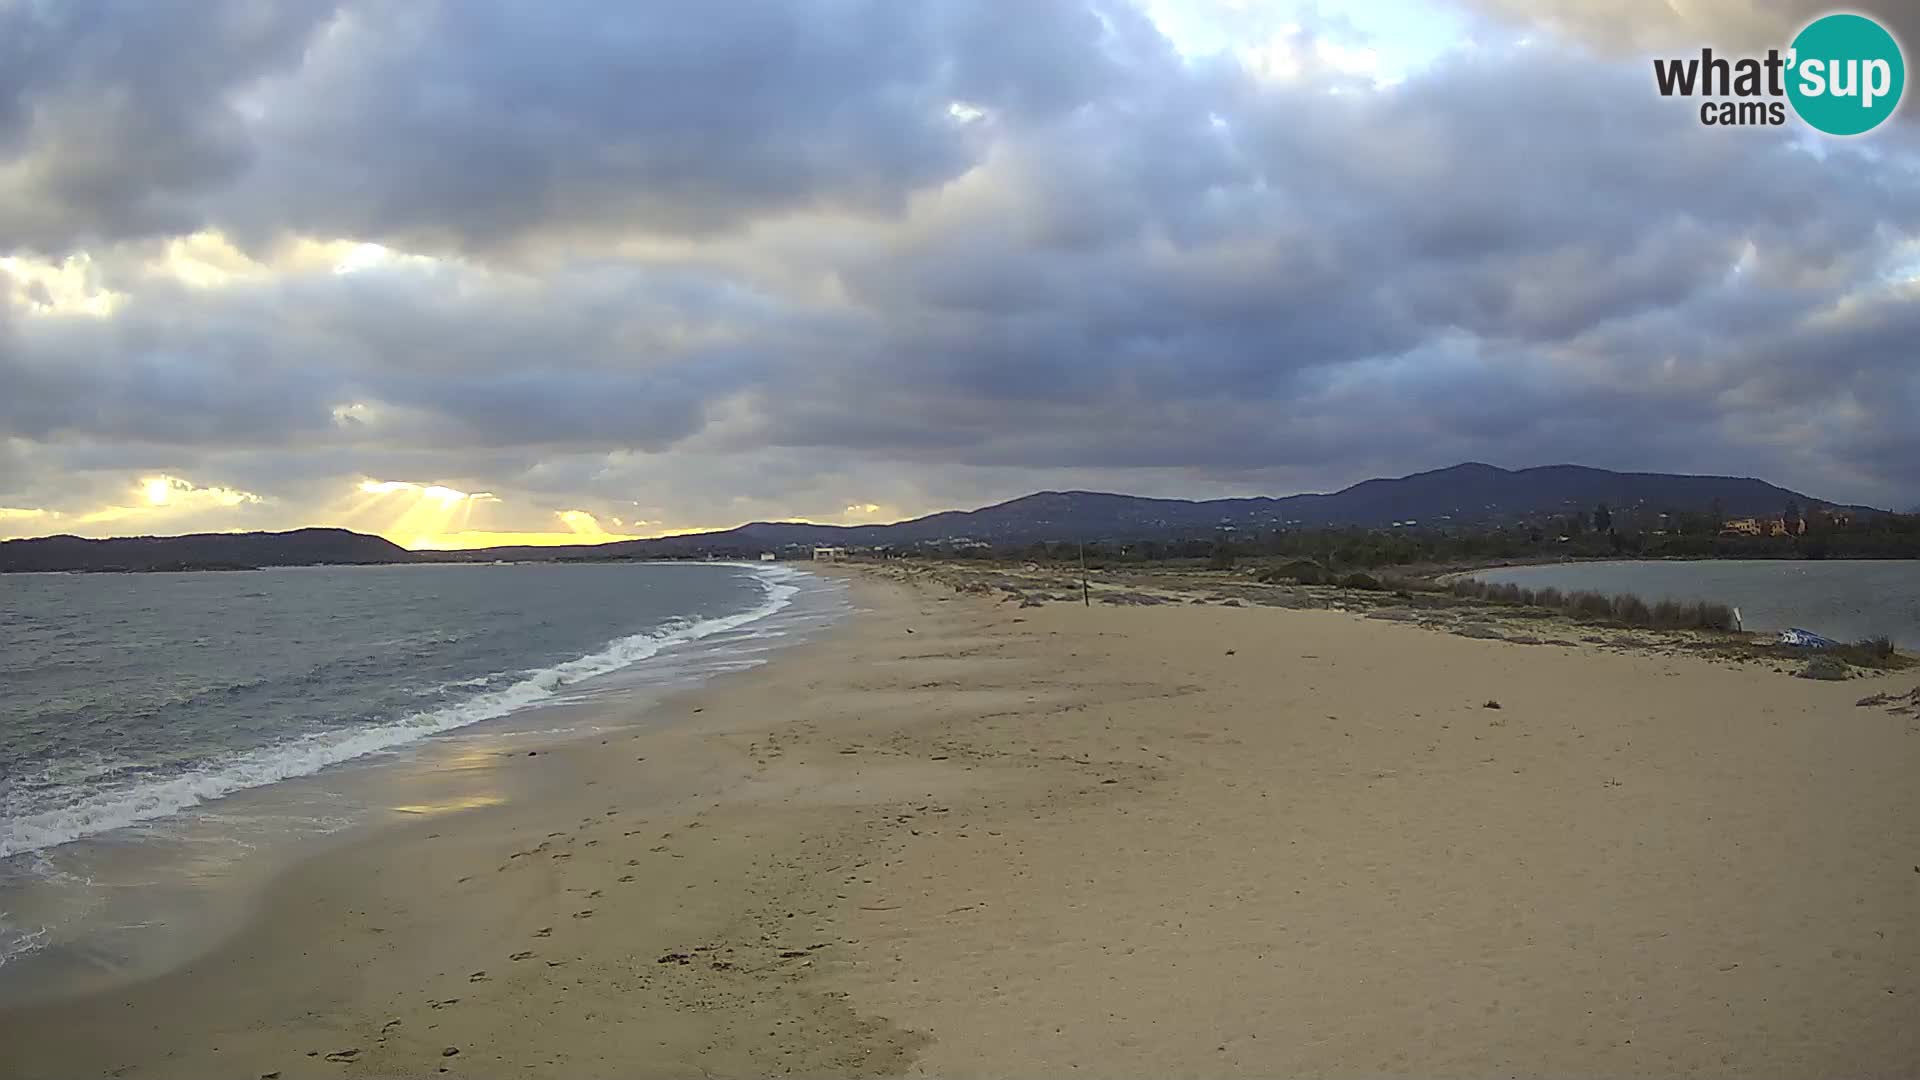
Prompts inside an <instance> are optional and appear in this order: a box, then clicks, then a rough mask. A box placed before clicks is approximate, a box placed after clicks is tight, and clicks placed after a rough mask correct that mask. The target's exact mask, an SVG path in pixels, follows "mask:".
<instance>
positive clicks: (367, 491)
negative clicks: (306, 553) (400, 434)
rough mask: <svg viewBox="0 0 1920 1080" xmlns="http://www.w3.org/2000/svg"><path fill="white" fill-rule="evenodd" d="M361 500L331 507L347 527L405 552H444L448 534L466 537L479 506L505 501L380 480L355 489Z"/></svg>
mask: <svg viewBox="0 0 1920 1080" xmlns="http://www.w3.org/2000/svg"><path fill="white" fill-rule="evenodd" d="M355 490H356V491H357V492H358V494H357V495H354V496H350V497H349V498H348V499H347V500H346V501H345V502H343V503H338V504H335V505H334V506H333V507H331V508H329V514H330V515H331V520H335V521H338V522H339V523H340V524H341V525H342V526H343V527H345V528H349V529H356V530H359V531H362V532H371V533H376V534H378V535H380V536H384V537H386V538H387V539H389V540H391V541H393V542H394V543H396V544H399V545H401V546H402V547H408V548H416V549H418V548H441V547H448V546H460V547H465V546H470V545H447V544H443V543H441V541H442V540H443V539H444V538H445V537H446V536H447V535H448V534H456V533H459V532H462V531H464V530H465V529H466V527H467V520H468V518H470V517H471V516H472V514H473V508H474V506H475V505H476V504H479V503H487V502H499V501H500V500H499V499H498V498H496V497H495V496H494V495H493V494H492V493H491V492H486V491H474V492H467V491H460V490H458V489H456V488H450V487H447V486H446V485H444V484H416V483H413V482H412V481H409V480H375V479H372V478H371V477H369V478H367V479H364V480H362V481H360V483H359V484H357V485H355Z"/></svg>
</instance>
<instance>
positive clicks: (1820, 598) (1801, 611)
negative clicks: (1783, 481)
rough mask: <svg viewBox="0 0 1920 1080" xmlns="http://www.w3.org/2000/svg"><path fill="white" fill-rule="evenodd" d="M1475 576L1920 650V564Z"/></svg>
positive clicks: (1588, 566) (1734, 563) (1742, 562)
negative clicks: (1693, 606) (1718, 610)
mask: <svg viewBox="0 0 1920 1080" xmlns="http://www.w3.org/2000/svg"><path fill="white" fill-rule="evenodd" d="M1472 576H1474V577H1477V578H1479V579H1481V580H1483V581H1487V582H1491V583H1494V584H1509V583H1510V584H1515V585H1521V586H1525V587H1528V588H1534V589H1539V588H1546V587H1548V586H1552V587H1555V588H1558V589H1561V590H1563V591H1573V590H1590V591H1593V592H1599V593H1606V594H1608V595H1613V594H1619V593H1625V594H1628V595H1632V596H1638V597H1640V598H1641V599H1643V600H1648V601H1654V600H1663V599H1671V600H1683V601H1684V600H1712V601H1718V602H1720V603H1723V604H1731V605H1732V606H1734V607H1736V608H1738V609H1740V617H1741V621H1742V625H1743V626H1745V628H1746V629H1748V630H1757V631H1774V630H1785V629H1788V628H1792V627H1798V628H1800V629H1803V630H1811V631H1813V632H1814V633H1816V634H1820V635H1822V636H1825V637H1829V638H1834V639H1836V640H1840V641H1859V640H1862V639H1865V638H1872V637H1881V636H1885V637H1888V638H1891V639H1893V642H1894V644H1896V645H1899V646H1900V647H1902V648H1905V649H1920V560H1913V559H1880V560H1859V559H1822V560H1812V559H1738V560H1733V559H1716V560H1704V559H1703V560H1664V561H1622V562H1569V563H1553V564H1549V565H1544V566H1509V567H1501V568H1499V569H1494V570H1483V571H1478V572H1476V573H1475V574H1473V575H1472Z"/></svg>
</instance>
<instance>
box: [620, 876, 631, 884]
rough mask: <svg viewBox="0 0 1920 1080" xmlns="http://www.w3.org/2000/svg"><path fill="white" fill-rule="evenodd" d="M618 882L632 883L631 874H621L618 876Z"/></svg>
mask: <svg viewBox="0 0 1920 1080" xmlns="http://www.w3.org/2000/svg"><path fill="white" fill-rule="evenodd" d="M620 880H621V881H622V882H628V881H632V880H633V875H632V874H621V875H620Z"/></svg>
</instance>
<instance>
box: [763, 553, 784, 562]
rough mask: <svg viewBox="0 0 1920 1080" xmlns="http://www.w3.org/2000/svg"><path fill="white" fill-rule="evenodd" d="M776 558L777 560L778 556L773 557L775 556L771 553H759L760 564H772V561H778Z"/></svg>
mask: <svg viewBox="0 0 1920 1080" xmlns="http://www.w3.org/2000/svg"><path fill="white" fill-rule="evenodd" d="M778 558H779V556H777V555H775V554H774V553H773V552H771V551H763V552H761V553H760V561H761V562H773V561H774V560H776V559H778Z"/></svg>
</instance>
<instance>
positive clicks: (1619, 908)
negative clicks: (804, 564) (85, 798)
mask: <svg viewBox="0 0 1920 1080" xmlns="http://www.w3.org/2000/svg"><path fill="white" fill-rule="evenodd" d="M826 572H828V573H832V574H835V575H836V576H841V577H844V578H847V579H849V581H850V589H851V598H852V600H853V602H854V604H855V605H856V607H857V608H859V609H861V610H856V611H855V612H854V613H853V614H852V615H851V616H850V617H848V618H846V619H844V620H843V621H842V622H841V623H840V624H839V625H838V626H836V627H835V628H834V629H832V630H830V631H828V632H827V633H825V634H823V635H821V636H820V637H819V638H817V639H815V640H812V641H808V642H804V643H801V644H798V645H795V646H793V647H792V648H786V649H781V650H780V651H779V652H778V653H777V654H776V655H775V656H774V657H773V658H772V659H771V660H770V661H769V662H768V663H767V664H765V665H763V666H761V667H759V668H756V669H754V670H752V671H747V672H741V673H735V674H729V675H723V676H720V677H718V678H716V679H715V680H713V681H712V682H710V683H708V684H706V685H705V686H702V687H698V688H695V689H693V690H690V691H687V692H684V693H680V694H675V695H673V696H671V697H668V698H667V699H665V700H664V701H662V702H660V703H659V704H658V705H657V706H655V708H654V714H655V715H657V716H659V717H661V718H663V719H664V720H665V721H666V723H664V724H663V725H661V726H658V727H653V726H649V727H645V728H641V727H631V728H626V729H622V730H615V731H610V732H608V733H607V734H605V735H603V736H602V737H601V738H604V739H605V742H604V743H603V742H600V741H598V740H594V739H589V740H585V741H582V742H577V743H569V744H564V745H561V744H557V743H556V744H555V745H552V746H550V747H545V748H542V749H540V750H539V752H538V753H537V755H536V756H533V757H525V756H521V757H515V758H511V759H501V760H498V761H492V762H487V763H484V767H485V768H488V769H499V770H539V771H540V773H541V774H542V775H544V776H545V777H546V779H547V783H544V784H543V785H541V786H542V787H543V788H545V789H547V790H551V791H552V792H554V793H555V794H554V795H553V796H552V797H551V798H547V799H542V800H538V801H535V802H513V801H508V802H505V803H503V804H500V805H492V806H480V807H474V808H470V809H449V810H447V811H446V812H444V813H436V814H428V815H421V816H419V818H418V820H406V821H398V822H395V823H392V824H391V825H389V826H385V827H383V828H381V829H380V830H378V831H377V832H376V833H374V834H373V835H369V836H367V837H364V838H359V839H356V840H354V841H353V842H352V843H350V844H347V845H345V846H343V847H342V848H341V849H340V850H337V851H331V852H327V853H325V854H323V855H321V856H320V857H319V858H317V859H315V860H312V861H310V862H308V863H304V864H302V865H300V866H298V867H296V868H294V869H293V870H291V871H290V872H288V873H287V874H286V875H284V876H283V877H282V878H280V879H279V880H278V881H277V882H276V883H275V884H274V886H273V887H272V889H271V891H270V894H269V899H268V901H267V902H266V903H265V904H263V905H262V908H261V910H260V912H259V913H258V916H257V917H256V918H254V919H252V920H250V921H249V922H248V924H247V925H246V926H245V927H243V928H242V929H241V930H240V932H239V933H238V935H237V936H236V937H235V938H234V939H232V940H231V941H229V942H228V943H227V944H225V945H223V946H222V947H221V948H220V949H219V950H217V951H216V952H215V953H214V954H211V955H209V956H207V957H203V958H201V959H199V960H197V961H195V962H193V963H191V964H189V965H187V966H186V967H184V968H182V969H180V970H178V971H175V972H172V973H170V974H168V975H166V976H163V977H161V978H158V979H154V980H149V981H146V982H143V983H140V984H137V985H134V986H130V987H125V988H121V989H120V990H117V991H114V992H110V993H103V994H97V995H93V996H91V997H87V998H82V999H77V1000H73V1001H67V1002H61V1003H55V1004H51V1005H45V1006H33V1007H28V1008H23V1009H14V1010H10V1011H5V1012H0V1044H4V1045H7V1046H9V1048H10V1051H13V1052H14V1057H15V1059H16V1060H15V1061H14V1062H13V1064H14V1066H15V1068H16V1069H17V1070H19V1072H18V1075H20V1076H21V1077H23V1078H35V1080H37V1078H40V1077H48V1078H52V1077H59V1078H61V1080H67V1078H69V1077H73V1076H79V1075H104V1074H109V1073H113V1074H115V1075H124V1076H127V1077H182V1078H187V1077H191V1078H195V1080H198V1078H200V1077H207V1076H252V1077H257V1076H262V1075H265V1074H268V1073H279V1074H280V1075H281V1076H282V1077H284V1078H285V1080H298V1078H303V1077H309V1076H313V1077H319V1076H328V1077H334V1076H354V1077H385V1076H395V1077H398V1076H421V1075H439V1074H440V1071H441V1070H445V1071H446V1073H447V1074H449V1075H468V1076H483V1077H484V1076H502V1075H513V1076H535V1077H546V1076H552V1077H561V1076H568V1077H572V1076H582V1075H622V1076H638V1077H652V1076H685V1075H698V1074H701V1073H705V1074H707V1075H712V1076H746V1075H769V1074H779V1073H781V1072H783V1071H791V1072H793V1073H795V1074H799V1075H820V1074H834V1075H956V1074H963V1075H1041V1074H1056V1073H1062V1072H1070V1071H1076V1070H1077V1071H1080V1072H1082V1073H1085V1074H1088V1075H1122V1074H1126V1075H1140V1074H1143V1073H1149V1072H1152V1073H1170V1074H1186V1075H1194V1074H1204V1075H1234V1074H1245V1075H1274V1074H1279V1073H1289V1072H1291V1073H1300V1072H1340V1073H1348V1074H1352V1073H1383V1074H1392V1073H1398V1074H1433V1073H1449V1074H1462V1075H1468V1074H1492V1073H1494V1072H1513V1071H1519V1072H1536V1073H1537V1072H1562V1073H1565V1072H1580V1073H1589V1074H1591V1073H1668V1074H1674V1073H1690V1074H1701V1075H1734V1074H1749V1075H1751V1074H1755V1073H1777V1072H1792V1073H1829V1074H1832V1073H1849V1074H1857V1075H1898V1074H1901V1073H1903V1072H1904V1071H1905V1070H1906V1069H1907V1068H1908V1067H1909V1066H1910V1064H1911V1062H1912V1060H1914V1059H1915V1056H1916V1054H1917V1053H1920V1034H1916V1033H1915V1032H1914V1031H1913V1030H1912V1025H1911V1024H1910V1023H1909V1022H1908V1019H1909V1018H1910V1017H1911V1015H1912V1014H1913V1011H1914V1007H1915V1005H1916V1004H1917V1003H1920V1001H1917V998H1920V918H1917V917H1916V915H1915V911H1916V910H1920V907H1916V904H1915V892H1914V890H1915V889H1916V887H1920V872H1916V871H1914V870H1912V869H1910V867H1909V865H1908V864H1909V863H1910V862H1912V861H1913V860H1914V858H1920V856H1916V855H1915V852H1916V851H1920V813H1916V811H1920V794H1916V793H1915V792H1914V791H1913V789H1912V785H1911V783H1910V778H1911V776H1912V775H1913V771H1914V768H1915V767H1916V766H1920V733H1917V732H1920V719H1917V718H1916V717H1914V716H1912V715H1908V714H1907V713H1905V712H1903V711H1901V710H1903V709H1904V708H1905V706H1904V705H1902V704H1900V702H1901V701H1904V700H1905V699H1904V698H1901V699H1896V700H1895V701H1894V704H1893V706H1891V707H1878V706H1876V707H1860V706H1856V705H1855V704H1854V702H1855V700H1856V698H1858V697H1859V695H1860V694H1861V693H1863V692H1865V691H1866V690H1868V689H1874V690H1880V691H1884V692H1889V693H1890V692H1893V691H1902V692H1904V691H1905V690H1906V688H1907V684H1908V683H1910V682H1912V681H1913V680H1912V677H1911V676H1910V675H1909V676H1906V677H1900V676H1891V677H1888V676H1882V677H1877V678H1874V679H1869V680H1856V681H1866V682H1871V683H1873V686H1872V687H1860V686H1835V685H1831V684H1818V683H1810V682H1806V681H1803V680H1785V679H1775V678H1771V677H1770V676H1768V675H1766V674H1763V673H1761V672H1756V671H1752V670H1740V669H1736V668H1730V667H1726V666H1723V665H1716V664H1712V663H1708V662H1706V661H1704V660H1701V659H1697V658H1691V657H1674V656H1661V655H1649V654H1627V653H1617V652H1609V651H1604V650H1597V649H1591V648H1584V647H1581V646H1577V645H1571V644H1569V645H1566V646H1557V645H1548V646H1526V645H1519V644H1515V643H1512V642H1507V641H1490V640H1476V639H1473V638H1470V637H1460V636H1456V635H1449V634H1434V633H1423V632H1422V631H1421V629H1420V628H1418V627H1414V626H1407V625H1401V624H1397V623H1394V622H1392V621H1387V620H1379V619H1367V618H1364V617H1361V616H1360V615H1359V614H1358V613H1346V612H1338V611H1324V610H1292V609H1288V608H1279V607H1263V606H1259V605H1242V604H1240V603H1239V602H1238V601H1232V602H1229V600H1230V599H1231V598H1227V599H1221V600H1210V601H1208V602H1205V603H1202V602H1198V601H1199V600H1200V599H1202V598H1201V597H1198V596H1196V597H1195V598H1194V602H1189V603H1183V604H1158V605H1152V606H1139V605H1135V604H1131V603H1126V604H1113V603H1104V602H1103V603H1099V604H1096V605H1095V606H1094V607H1092V608H1082V607H1081V606H1080V605H1079V604H1078V602H1077V600H1078V598H1077V597H1076V598H1075V601H1076V602H1075V603H1073V604H1067V603H1040V604H1039V606H1023V605H1026V604H1027V601H1026V600H1025V599H1022V600H1019V601H1013V600H1011V599H1010V598H1005V597H996V596H993V595H990V594H982V593H978V592H972V591H968V592H956V591H953V590H952V589H950V588H948V587H947V586H946V585H944V584H941V583H940V582H938V581H937V580H935V578H934V577H931V576H915V580H912V581H902V580H888V578H889V577H893V578H898V577H902V576H913V575H905V574H896V573H892V572H890V571H887V570H885V569H884V568H882V569H880V570H874V569H852V568H840V569H829V570H827V571H826ZM1096 595H1098V594H1096ZM1496 699H1497V700H1498V702H1499V703H1500V707H1499V708H1498V709H1494V708H1491V707H1489V706H1490V703H1492V702H1493V701H1495V700H1496ZM482 775H485V774H484V773H483V774H482ZM523 954H525V955H523ZM449 1049H452V1050H453V1051H454V1053H452V1054H448V1053H446V1051H447V1050H449ZM310 1055H311V1056H310ZM330 1056H331V1057H332V1058H333V1060H329V1057H330ZM122 1069H124V1071H122V1072H117V1073H116V1072H115V1070H122Z"/></svg>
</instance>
